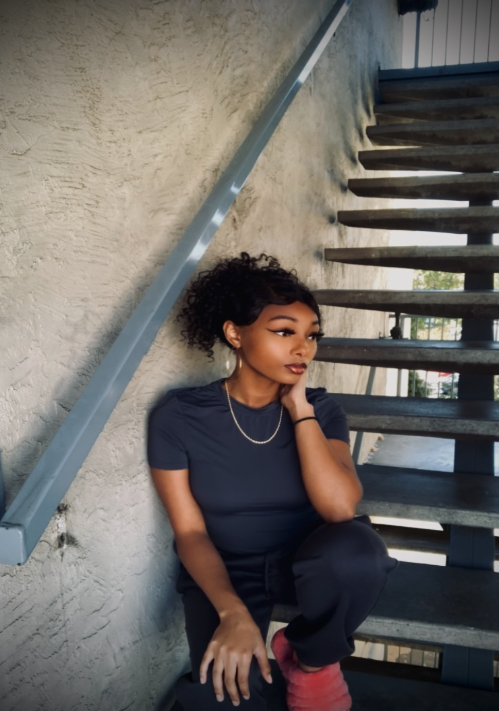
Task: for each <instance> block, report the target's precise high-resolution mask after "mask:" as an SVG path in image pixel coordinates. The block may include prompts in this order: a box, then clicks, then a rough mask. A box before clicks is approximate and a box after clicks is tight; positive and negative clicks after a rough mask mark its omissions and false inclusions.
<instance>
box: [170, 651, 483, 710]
mask: <svg viewBox="0 0 499 711" xmlns="http://www.w3.org/2000/svg"><path fill="white" fill-rule="evenodd" d="M269 661H270V666H271V670H272V684H264V696H265V699H266V701H267V711H288V706H287V705H286V684H285V682H284V677H283V676H282V674H281V671H280V669H279V667H278V665H277V662H276V661H275V659H270V660H269ZM355 661H356V660H355V659H354V658H353V657H352V658H350V659H348V660H345V662H342V667H344V668H345V667H346V668H345V670H344V676H345V680H346V682H347V684H348V687H349V690H350V694H351V696H352V700H353V707H352V708H353V709H354V710H355V711H400V709H404V710H405V711H436V710H437V709H438V711H497V694H494V693H493V692H488V691H477V690H475V689H463V688H462V687H454V686H448V685H444V684H439V683H435V681H433V679H435V678H436V676H437V675H439V672H438V671H437V670H433V669H431V670H430V669H425V668H424V667H422V668H421V676H422V679H415V678H410V679H406V678H403V677H402V676H401V674H402V673H403V672H405V673H406V674H409V675H411V676H412V677H414V675H415V670H416V669H418V668H417V667H414V668H410V669H409V668H408V667H409V665H407V664H404V665H401V664H390V665H389V666H391V667H393V668H394V670H393V672H392V674H393V676H392V675H389V672H390V670H386V668H383V669H380V668H379V666H376V667H375V668H374V669H373V668H371V669H370V670H369V671H367V672H365V671H364V672H360V671H355V670H354V669H352V668H351V667H352V666H353V664H354V663H355ZM366 661H367V660H361V662H362V663H363V665H364V666H367V665H366ZM369 661H371V660H369ZM387 664H388V663H387ZM402 666H403V667H405V668H404V669H399V667H402ZM373 672H374V673H373ZM432 672H433V674H432ZM395 673H398V674H399V675H398V676H395V675H394V674H395ZM429 677H431V678H432V681H428V680H427V679H428V678H429ZM242 704H243V705H242V706H241V708H243V709H244V702H242ZM171 711H184V708H183V706H181V705H180V703H179V702H178V701H177V702H176V703H175V705H174V706H173V707H172V708H171ZM199 711H202V709H199Z"/></svg>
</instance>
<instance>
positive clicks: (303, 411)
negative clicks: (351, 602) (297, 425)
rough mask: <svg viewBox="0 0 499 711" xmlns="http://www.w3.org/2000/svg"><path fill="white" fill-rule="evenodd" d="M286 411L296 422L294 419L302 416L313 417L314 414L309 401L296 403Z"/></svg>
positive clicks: (294, 420) (299, 418)
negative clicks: (301, 403) (300, 403)
mask: <svg viewBox="0 0 499 711" xmlns="http://www.w3.org/2000/svg"><path fill="white" fill-rule="evenodd" d="M288 412H289V416H290V417H291V419H292V421H293V422H296V420H301V419H302V417H314V416H315V412H314V406H313V405H311V404H310V403H309V402H307V403H304V404H303V405H297V406H295V407H290V408H289V410H288Z"/></svg>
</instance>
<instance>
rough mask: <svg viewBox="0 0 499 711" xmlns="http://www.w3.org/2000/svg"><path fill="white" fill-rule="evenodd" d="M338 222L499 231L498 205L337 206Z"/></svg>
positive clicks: (388, 227) (466, 231)
mask: <svg viewBox="0 0 499 711" xmlns="http://www.w3.org/2000/svg"><path fill="white" fill-rule="evenodd" d="M338 222H340V223H341V224H342V225H348V226H349V227H366V228H369V229H386V230H422V231H429V232H452V233H455V234H469V233H470V232H485V233H488V234H493V233H495V232H498V231H499V207H447V208H445V207H444V208H424V209H418V208H409V209H396V208H394V209H388V210H340V211H339V212H338Z"/></svg>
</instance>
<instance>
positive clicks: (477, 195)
mask: <svg viewBox="0 0 499 711" xmlns="http://www.w3.org/2000/svg"><path fill="white" fill-rule="evenodd" d="M348 187H349V189H350V190H351V191H352V192H353V193H355V195H359V196H360V197H382V198H414V199H416V200H417V199H425V200H428V199H429V200H466V201H468V200H499V174H495V173H469V174H468V173H465V174H464V175H436V176H433V175H425V176H421V177H419V176H416V177H409V178H398V177H395V178H352V179H350V180H349V181H348Z"/></svg>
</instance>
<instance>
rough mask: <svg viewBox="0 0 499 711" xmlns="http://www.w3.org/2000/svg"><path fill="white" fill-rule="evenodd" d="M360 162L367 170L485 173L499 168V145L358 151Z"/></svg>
mask: <svg viewBox="0 0 499 711" xmlns="http://www.w3.org/2000/svg"><path fill="white" fill-rule="evenodd" d="M359 161H360V162H361V163H362V165H363V166H364V168H366V169H367V170H451V171H457V172H460V173H485V172H487V171H494V170H499V144H494V145H490V146H431V147H429V148H428V147H424V148H393V149H391V150H387V149H385V150H375V151H359Z"/></svg>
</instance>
